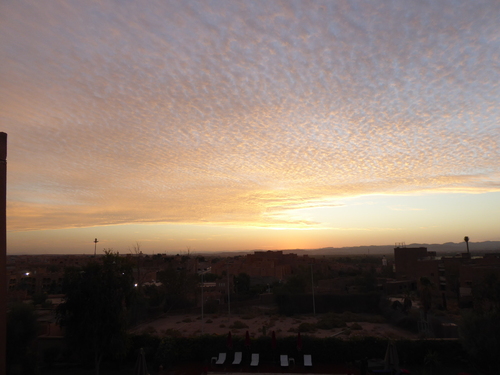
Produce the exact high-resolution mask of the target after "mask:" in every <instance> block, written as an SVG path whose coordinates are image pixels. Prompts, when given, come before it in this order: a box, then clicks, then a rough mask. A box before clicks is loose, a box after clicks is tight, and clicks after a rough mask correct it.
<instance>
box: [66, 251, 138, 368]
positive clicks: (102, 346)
mask: <svg viewBox="0 0 500 375" xmlns="http://www.w3.org/2000/svg"><path fill="white" fill-rule="evenodd" d="M133 289H134V281H133V275H132V266H131V264H130V263H129V262H128V260H127V259H125V258H121V257H120V256H119V254H118V253H113V252H112V251H111V250H105V251H104V257H103V258H102V263H98V262H91V263H88V264H87V265H86V266H84V267H82V268H71V269H67V270H66V273H65V276H64V279H63V291H64V293H65V294H66V297H65V301H64V303H62V304H61V305H59V307H58V318H59V322H60V324H61V326H63V327H65V328H66V337H67V339H68V341H69V344H70V345H71V346H72V347H73V348H74V349H77V351H78V353H79V354H80V355H81V356H82V360H84V361H87V362H88V361H89V360H91V359H92V360H93V362H94V366H95V371H96V374H97V375H98V374H99V369H100V365H101V361H102V359H103V357H104V356H105V355H111V356H115V357H119V356H120V355H122V354H124V353H125V341H126V340H125V338H126V335H125V333H126V328H127V307H128V306H130V302H131V299H132V295H133Z"/></svg>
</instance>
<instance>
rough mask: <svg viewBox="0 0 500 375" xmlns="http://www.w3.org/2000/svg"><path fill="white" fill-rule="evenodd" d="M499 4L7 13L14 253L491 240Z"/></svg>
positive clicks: (498, 137) (85, 7) (115, 7)
mask: <svg viewBox="0 0 500 375" xmlns="http://www.w3.org/2000/svg"><path fill="white" fill-rule="evenodd" d="M499 16H500V4H499V3H498V2H496V1H493V0H482V1H478V2H474V3H471V2H468V1H459V0H446V1H440V2H435V3H434V2H431V3H423V2H415V1H401V2H384V3H380V2H375V1H367V0H364V1H357V0H356V1H352V2H348V3H341V2H339V3H337V2H330V1H310V2H307V3H305V2H269V3H267V2H266V3H264V2H263V3H260V2H258V3H256V2H250V3H249V2H246V1H235V2H226V1H214V2H210V3H207V2H204V1H183V2H145V1H132V2H127V3H122V2H117V1H112V0H109V1H103V2H100V3H88V2H81V3H79V2H76V3H70V2H66V1H53V2H50V3H44V4H41V3H37V2H34V1H29V0H26V1H16V2H3V3H1V4H0V49H1V51H2V53H1V54H0V66H1V69H0V81H1V82H2V84H1V85H0V113H2V117H1V129H0V130H1V131H4V132H5V133H7V134H8V156H7V163H8V164H7V165H8V167H7V171H8V178H7V230H8V235H7V241H8V242H7V249H8V253H9V254H16V253H25V252H27V251H33V252H34V251H40V252H47V251H48V250H49V251H54V252H62V251H72V252H75V253H87V252H91V251H92V250H93V247H94V245H93V242H92V241H93V239H94V238H97V239H98V240H99V241H100V242H99V247H100V248H101V249H102V248H113V249H114V250H116V251H120V250H122V249H128V248H131V247H133V246H134V244H135V243H141V245H142V246H143V247H144V249H147V251H148V252H149V251H151V252H157V253H163V252H165V251H175V249H177V250H180V249H186V248H191V249H194V250H196V251H197V252H210V251H241V250H248V251H251V249H264V250H280V249H297V248H299V249H316V248H323V247H336V248H337V247H348V246H368V245H389V244H394V243H398V242H406V243H422V242H425V243H445V242H458V241H460V240H461V239H462V238H463V237H464V236H465V235H467V236H470V238H471V242H482V241H500V232H499V231H498V225H497V222H498V219H499V218H500V163H499V161H500V108H499V106H498V103H499V102H500V71H499V70H498V67H497V64H498V61H500V39H499V38H498V37H497V35H498V32H497V29H498V25H497V23H498V22H497V21H498V17H499Z"/></svg>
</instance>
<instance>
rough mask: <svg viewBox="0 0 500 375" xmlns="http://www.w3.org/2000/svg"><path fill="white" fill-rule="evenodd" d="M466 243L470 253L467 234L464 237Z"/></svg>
mask: <svg viewBox="0 0 500 375" xmlns="http://www.w3.org/2000/svg"><path fill="white" fill-rule="evenodd" d="M464 241H465V244H466V245H467V254H468V253H469V237H468V236H465V237H464Z"/></svg>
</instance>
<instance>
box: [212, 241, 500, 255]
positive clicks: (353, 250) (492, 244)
mask: <svg viewBox="0 0 500 375" xmlns="http://www.w3.org/2000/svg"><path fill="white" fill-rule="evenodd" d="M398 245H399V244H398ZM405 246H406V247H426V248H427V250H429V251H435V252H436V253H437V255H440V254H458V253H465V252H466V251H467V248H466V245H465V242H459V243H454V242H447V243H443V244H427V243H412V244H406V245H405ZM395 247H396V244H394V245H381V246H374V245H372V246H353V247H324V248H321V249H283V250H282V251H283V253H285V254H288V253H295V254H299V255H305V254H308V255H378V254H379V255H383V254H393V253H394V248H395ZM469 250H470V252H471V253H472V254H476V253H477V254H483V253H490V252H499V253H500V241H484V242H469ZM254 251H266V250H250V251H238V252H224V253H220V255H223V256H235V255H244V254H249V253H253V252H254Z"/></svg>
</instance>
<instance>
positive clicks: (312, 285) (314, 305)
mask: <svg viewBox="0 0 500 375" xmlns="http://www.w3.org/2000/svg"><path fill="white" fill-rule="evenodd" d="M311 288H312V295H313V314H314V316H316V302H315V300H314V278H313V265H312V263H311Z"/></svg>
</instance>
